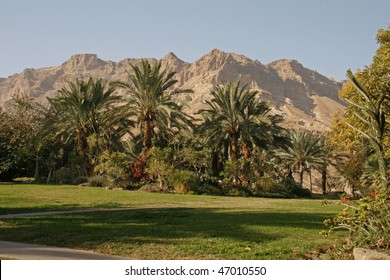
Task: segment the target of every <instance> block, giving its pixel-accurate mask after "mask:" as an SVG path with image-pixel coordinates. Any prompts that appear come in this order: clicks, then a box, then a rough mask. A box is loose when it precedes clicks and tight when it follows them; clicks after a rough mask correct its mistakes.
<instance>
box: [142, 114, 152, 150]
mask: <svg viewBox="0 0 390 280" xmlns="http://www.w3.org/2000/svg"><path fill="white" fill-rule="evenodd" d="M143 134H144V139H143V146H144V147H143V152H144V153H147V152H148V151H149V149H150V148H151V147H152V136H153V128H152V120H151V119H150V118H146V119H145V120H144V126H143Z"/></svg>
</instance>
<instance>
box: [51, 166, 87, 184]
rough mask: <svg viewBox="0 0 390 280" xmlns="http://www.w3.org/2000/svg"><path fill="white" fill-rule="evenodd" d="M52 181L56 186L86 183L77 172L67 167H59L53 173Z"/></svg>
mask: <svg viewBox="0 0 390 280" xmlns="http://www.w3.org/2000/svg"><path fill="white" fill-rule="evenodd" d="M53 181H54V182H55V183H58V184H72V185H78V184H81V183H85V182H86V181H87V179H86V178H84V177H79V176H78V172H77V170H75V169H73V168H69V167H61V168H60V169H58V170H56V171H54V172H53Z"/></svg>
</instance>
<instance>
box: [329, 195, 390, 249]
mask: <svg viewBox="0 0 390 280" xmlns="http://www.w3.org/2000/svg"><path fill="white" fill-rule="evenodd" d="M343 205H345V206H346V207H345V208H344V209H343V210H342V211H341V212H340V213H339V214H338V215H336V216H335V217H334V218H333V219H328V220H325V221H324V224H325V225H326V227H327V230H324V231H323V232H322V234H323V235H328V234H330V233H331V232H333V231H334V230H336V229H347V230H348V231H349V238H348V242H347V244H346V245H343V246H342V249H343V250H351V249H352V248H354V247H368V248H372V249H379V250H387V251H389V250H390V200H389V193H388V192H386V191H381V192H379V193H375V192H374V193H372V194H371V196H368V197H365V198H362V199H360V200H359V201H357V202H352V201H350V202H348V203H345V204H343Z"/></svg>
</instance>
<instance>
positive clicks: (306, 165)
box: [278, 131, 324, 186]
mask: <svg viewBox="0 0 390 280" xmlns="http://www.w3.org/2000/svg"><path fill="white" fill-rule="evenodd" d="M278 155H279V157H280V158H281V159H282V160H283V162H284V163H285V164H286V165H287V166H288V168H289V174H292V172H293V170H295V171H296V172H298V173H299V179H300V185H301V186H302V184H303V174H304V172H305V171H311V169H312V168H315V169H319V170H320V169H321V168H323V164H324V161H323V158H324V150H323V149H322V145H321V137H319V136H316V135H313V134H311V133H309V132H307V131H292V132H291V134H290V145H288V146H287V147H285V148H284V149H282V150H281V151H280V152H279V153H278Z"/></svg>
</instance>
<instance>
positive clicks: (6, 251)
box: [0, 241, 129, 260]
mask: <svg viewBox="0 0 390 280" xmlns="http://www.w3.org/2000/svg"><path fill="white" fill-rule="evenodd" d="M0 257H6V258H10V259H17V260H128V259H129V258H123V257H119V256H111V255H104V254H98V253H95V252H90V251H82V250H74V249H68V248H59V247H52V246H43V245H35V244H26V243H16V242H8V241H0Z"/></svg>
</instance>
